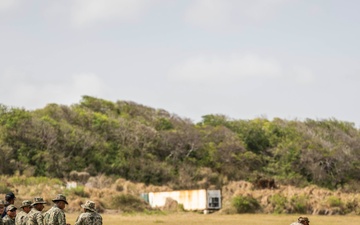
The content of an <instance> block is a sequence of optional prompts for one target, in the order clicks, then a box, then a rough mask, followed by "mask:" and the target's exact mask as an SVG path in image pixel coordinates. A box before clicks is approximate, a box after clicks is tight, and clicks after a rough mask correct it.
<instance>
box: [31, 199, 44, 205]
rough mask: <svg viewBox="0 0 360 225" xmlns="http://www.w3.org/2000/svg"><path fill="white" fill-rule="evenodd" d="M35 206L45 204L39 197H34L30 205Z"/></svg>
mask: <svg viewBox="0 0 360 225" xmlns="http://www.w3.org/2000/svg"><path fill="white" fill-rule="evenodd" d="M36 204H46V202H45V201H44V199H43V198H41V197H35V198H34V202H33V203H32V204H31V205H32V206H34V205H36Z"/></svg>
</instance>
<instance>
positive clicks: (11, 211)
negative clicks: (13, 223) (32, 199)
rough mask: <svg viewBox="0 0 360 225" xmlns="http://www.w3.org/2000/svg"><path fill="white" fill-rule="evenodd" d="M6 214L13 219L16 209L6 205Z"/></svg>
mask: <svg viewBox="0 0 360 225" xmlns="http://www.w3.org/2000/svg"><path fill="white" fill-rule="evenodd" d="M6 210H7V212H6V214H7V215H8V216H9V217H10V218H11V219H14V218H15V217H16V210H17V208H16V207H15V206H14V205H8V206H7V207H6Z"/></svg>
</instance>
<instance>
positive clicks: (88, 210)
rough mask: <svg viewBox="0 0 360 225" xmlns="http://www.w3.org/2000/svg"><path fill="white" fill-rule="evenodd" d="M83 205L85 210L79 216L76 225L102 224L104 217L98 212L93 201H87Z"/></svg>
mask: <svg viewBox="0 0 360 225" xmlns="http://www.w3.org/2000/svg"><path fill="white" fill-rule="evenodd" d="M81 207H82V208H83V210H84V212H83V213H81V214H80V215H79V216H78V218H77V219H76V222H75V225H102V217H101V216H100V214H99V213H97V212H96V209H95V203H94V202H93V201H87V202H86V203H85V204H84V205H81Z"/></svg>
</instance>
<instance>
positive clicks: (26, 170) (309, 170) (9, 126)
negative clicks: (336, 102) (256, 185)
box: [0, 96, 360, 211]
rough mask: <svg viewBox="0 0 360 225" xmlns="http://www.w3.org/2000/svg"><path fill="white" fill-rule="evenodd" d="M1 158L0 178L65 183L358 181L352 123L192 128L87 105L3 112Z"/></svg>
mask: <svg viewBox="0 0 360 225" xmlns="http://www.w3.org/2000/svg"><path fill="white" fill-rule="evenodd" d="M0 154H1V156H2V157H1V158H0V173H1V174H4V175H14V174H17V175H20V176H25V177H32V176H36V177H49V178H60V179H63V178H66V179H68V178H69V174H70V172H71V171H79V172H86V173H88V174H89V175H90V176H97V175H99V174H104V175H109V176H114V177H122V178H125V179H127V180H131V181H136V182H143V183H146V184H154V185H164V184H166V185H169V186H171V187H173V188H176V189H180V188H182V189H185V188H208V187H210V186H214V185H215V186H216V187H221V185H222V184H224V183H226V182H228V181H232V180H248V181H254V177H258V176H262V177H268V178H274V179H275V180H276V182H277V183H282V184H292V185H297V186H306V185H308V184H316V185H319V186H322V187H327V188H331V189H336V188H340V187H341V188H343V190H345V191H346V190H347V189H348V190H349V191H351V190H354V189H355V190H356V189H357V188H356V187H357V186H358V181H359V180H360V163H359V162H360V133H359V130H358V129H356V128H355V127H354V124H353V123H349V122H343V121H338V120H336V119H328V120H311V119H307V120H305V121H296V120H295V121H287V120H282V119H279V118H275V119H273V120H272V121H270V120H268V119H265V118H256V119H253V120H236V119H230V118H228V117H226V116H224V115H204V116H203V120H202V121H201V122H199V123H197V124H194V123H193V122H192V121H190V120H188V119H185V118H181V117H179V116H177V115H175V114H170V113H168V112H167V111H165V110H162V109H153V108H150V107H147V106H143V105H140V104H136V103H134V102H128V101H117V102H111V101H106V100H103V99H98V98H94V97H91V96H83V98H82V100H81V101H80V102H79V103H78V104H74V105H71V106H65V105H57V104H49V105H47V106H46V107H44V108H41V109H37V110H34V111H29V110H26V109H22V108H10V107H7V106H5V105H0ZM39 179H40V178H39ZM41 179H42V178H41ZM14 182H15V181H14ZM24 182H25V181H24ZM26 182H30V181H26ZM31 182H34V181H31ZM294 201H295V200H294ZM299 201H300V200H296V202H298V203H299ZM293 208H294V210H300V211H301V210H302V209H301V208H302V206H301V204H300V205H298V206H294V207H293Z"/></svg>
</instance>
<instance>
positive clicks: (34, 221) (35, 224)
mask: <svg viewBox="0 0 360 225" xmlns="http://www.w3.org/2000/svg"><path fill="white" fill-rule="evenodd" d="M16 217H17V216H16ZM43 219H44V217H43V215H42V214H41V212H40V211H39V210H37V209H35V208H32V209H31V211H30V212H29V215H28V221H27V222H26V225H44V222H43Z"/></svg>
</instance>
